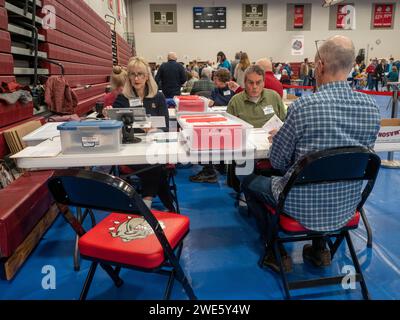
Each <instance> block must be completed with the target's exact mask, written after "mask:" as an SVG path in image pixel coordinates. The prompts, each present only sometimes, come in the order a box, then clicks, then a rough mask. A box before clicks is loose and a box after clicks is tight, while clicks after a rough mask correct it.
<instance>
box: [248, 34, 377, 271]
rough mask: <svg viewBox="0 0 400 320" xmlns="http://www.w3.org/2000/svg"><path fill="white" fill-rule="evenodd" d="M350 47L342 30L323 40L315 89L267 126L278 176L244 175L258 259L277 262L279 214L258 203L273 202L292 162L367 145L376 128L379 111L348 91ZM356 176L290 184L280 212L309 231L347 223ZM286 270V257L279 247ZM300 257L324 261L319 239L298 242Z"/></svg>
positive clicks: (356, 186)
mask: <svg viewBox="0 0 400 320" xmlns="http://www.w3.org/2000/svg"><path fill="white" fill-rule="evenodd" d="M354 58H355V49H354V45H353V43H352V41H351V40H350V39H349V38H347V37H344V36H334V37H332V38H330V39H328V40H327V41H325V42H324V43H323V45H322V46H321V48H320V49H319V50H318V48H317V55H316V57H315V66H316V67H315V77H316V80H317V86H318V92H317V93H315V94H313V95H310V96H306V97H303V98H301V99H299V100H297V101H296V102H294V103H293V104H292V105H291V106H290V107H289V110H288V114H287V117H286V120H285V123H284V125H283V126H282V128H281V129H280V130H279V131H278V132H276V131H273V132H270V134H271V136H270V137H269V139H270V141H272V146H271V153H270V161H271V164H272V166H273V167H274V168H275V169H278V170H281V171H282V173H283V176H282V177H271V178H269V177H263V176H256V175H252V176H249V177H248V178H247V179H246V180H245V181H244V185H243V189H244V193H245V195H246V199H247V204H248V208H249V210H250V211H251V212H252V213H253V214H254V215H255V217H256V219H257V224H258V226H259V228H260V231H261V234H262V236H263V237H264V240H265V242H266V243H267V254H266V256H265V259H264V265H265V266H268V267H271V268H272V269H273V270H275V271H277V270H278V267H277V264H276V261H275V258H274V256H273V254H272V248H270V246H268V244H269V242H270V241H271V237H272V236H273V234H274V231H275V230H276V228H277V224H278V221H279V218H278V217H276V215H271V219H270V222H268V221H267V219H266V215H267V212H266V210H265V206H264V204H265V203H267V204H268V205H270V206H276V204H277V199H278V197H279V194H280V192H281V191H282V190H283V188H284V186H285V184H286V183H287V181H288V179H289V176H290V175H291V173H292V170H293V166H294V164H295V163H296V162H297V161H298V160H299V159H300V158H301V157H303V156H304V155H306V154H307V153H310V152H314V151H319V150H324V149H328V148H333V147H343V146H364V147H368V148H372V147H373V146H374V143H375V140H376V136H377V134H378V131H379V125H380V114H379V108H378V106H377V105H376V103H375V101H374V100H373V99H372V98H370V97H369V96H368V95H365V94H363V93H359V92H354V91H352V90H351V88H350V86H349V85H348V84H347V81H346V80H347V75H348V73H349V72H350V70H351V68H352V64H353V62H354ZM361 187H362V182H358V181H357V182H338V183H330V184H319V185H312V186H302V187H295V188H293V190H292V191H291V192H290V193H289V195H288V198H287V199H286V202H285V208H284V210H285V213H286V214H288V215H290V216H291V217H293V218H295V219H296V220H297V221H298V222H300V223H301V224H302V225H303V226H304V227H306V228H307V229H309V230H315V231H333V230H337V229H339V228H341V227H343V226H345V225H346V224H347V222H348V221H349V220H350V219H351V218H352V217H353V215H354V213H355V209H356V206H357V204H358V203H359V201H360V199H361V194H360V193H361ZM281 252H282V256H283V261H282V262H283V264H284V267H285V269H286V271H290V270H291V259H290V257H289V256H288V255H287V254H286V253H285V250H284V248H283V247H282V248H281ZM303 259H304V260H306V261H310V262H312V263H313V264H314V265H317V266H326V265H329V264H330V260H331V257H330V251H329V250H328V249H326V245H325V243H324V241H322V240H319V241H314V242H313V244H312V245H310V244H306V245H305V246H304V248H303Z"/></svg>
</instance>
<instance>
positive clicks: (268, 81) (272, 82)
mask: <svg viewBox="0 0 400 320" xmlns="http://www.w3.org/2000/svg"><path fill="white" fill-rule="evenodd" d="M256 65H258V66H260V67H261V68H263V69H264V71H265V78H264V88H265V89H271V90H274V91H276V92H277V93H278V94H279V95H280V96H281V98H282V97H283V86H282V83H280V82H279V80H278V79H277V78H276V77H275V76H274V73H273V72H272V63H271V60H269V59H267V58H263V59H260V60H258V61H257V62H256ZM228 86H229V89H231V90H232V91H235V93H240V92H242V91H243V88H242V87H241V86H239V85H238V84H237V83H236V82H234V81H230V82H229V83H228Z"/></svg>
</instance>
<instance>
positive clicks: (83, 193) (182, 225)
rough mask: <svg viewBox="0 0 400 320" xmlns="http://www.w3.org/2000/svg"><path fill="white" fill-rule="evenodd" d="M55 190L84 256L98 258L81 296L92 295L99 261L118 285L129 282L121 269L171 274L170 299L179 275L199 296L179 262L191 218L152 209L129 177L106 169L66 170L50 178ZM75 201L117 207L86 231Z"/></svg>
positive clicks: (103, 207) (94, 206) (190, 293)
mask: <svg viewBox="0 0 400 320" xmlns="http://www.w3.org/2000/svg"><path fill="white" fill-rule="evenodd" d="M48 186H49V189H50V191H51V193H52V195H53V196H54V198H55V200H56V202H57V206H58V208H59V210H60V211H61V213H62V215H63V217H64V218H65V220H66V221H67V222H68V223H69V224H70V225H71V226H72V228H73V229H74V230H75V232H76V233H77V235H79V237H80V239H79V250H80V253H81V256H82V258H84V259H87V260H90V261H92V264H91V267H90V270H89V273H88V276H87V278H86V281H85V284H84V287H83V289H82V292H81V296H80V299H81V300H84V299H86V296H87V294H88V291H89V288H90V285H91V283H92V280H93V276H94V273H95V271H96V268H97V266H98V264H100V266H101V267H102V268H103V269H104V270H105V271H106V272H107V273H108V275H109V276H110V277H111V279H112V280H113V281H114V283H115V285H116V286H117V287H119V286H121V285H122V284H123V281H122V280H121V278H120V277H119V273H120V270H121V268H123V267H126V268H131V269H137V270H141V271H145V272H156V273H160V274H164V275H167V276H169V279H168V284H167V288H166V291H165V296H164V298H165V299H169V298H170V294H171V290H172V286H173V283H174V280H175V279H176V280H178V281H179V282H180V283H181V284H182V286H183V288H184V290H185V292H186V294H187V295H188V297H189V298H190V299H196V296H195V294H194V292H193V289H192V287H191V285H190V284H189V282H188V279H187V277H186V276H185V274H184V272H183V270H182V267H181V266H180V264H179V258H180V255H181V252H182V245H183V239H184V238H185V236H186V235H187V234H188V232H189V218H188V217H186V216H183V215H179V214H176V213H166V212H159V211H155V210H151V211H150V210H149V209H148V208H147V206H146V205H145V204H144V202H143V201H142V199H141V196H140V195H139V194H138V193H137V192H136V191H135V189H134V188H133V187H132V186H131V185H130V184H128V183H127V182H126V181H124V180H122V179H120V178H117V177H114V176H111V175H108V174H105V173H100V172H92V171H85V170H60V171H57V173H56V175H55V176H54V177H53V178H51V179H50V180H49V183H48ZM69 206H75V207H80V208H86V209H90V210H91V209H98V210H102V211H109V212H113V213H111V214H110V215H108V216H107V217H106V218H104V219H103V220H102V221H100V222H99V223H98V224H97V225H96V226H94V227H93V228H92V229H90V230H88V231H86V230H85V229H84V228H83V226H82V225H81V224H80V223H79V221H78V220H77V219H76V218H75V216H74V215H73V214H72V213H71V211H70V209H69Z"/></svg>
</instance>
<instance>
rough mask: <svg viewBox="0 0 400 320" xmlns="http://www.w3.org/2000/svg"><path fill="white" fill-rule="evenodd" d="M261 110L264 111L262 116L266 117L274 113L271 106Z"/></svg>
mask: <svg viewBox="0 0 400 320" xmlns="http://www.w3.org/2000/svg"><path fill="white" fill-rule="evenodd" d="M262 109H263V111H264V115H266V116H267V115H269V114H271V113H274V108H273V107H272V106H271V105H269V106H265V107H263V108H262Z"/></svg>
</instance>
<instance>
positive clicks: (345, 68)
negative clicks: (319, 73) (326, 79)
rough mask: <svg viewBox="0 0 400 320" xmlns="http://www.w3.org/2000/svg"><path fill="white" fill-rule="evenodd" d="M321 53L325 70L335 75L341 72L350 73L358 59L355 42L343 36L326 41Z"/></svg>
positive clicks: (320, 50)
mask: <svg viewBox="0 0 400 320" xmlns="http://www.w3.org/2000/svg"><path fill="white" fill-rule="evenodd" d="M319 53H320V56H321V59H322V61H323V63H324V66H325V70H326V71H327V72H328V73H330V74H333V75H335V74H336V73H337V72H339V71H342V72H346V73H349V72H350V70H351V68H352V67H353V64H354V61H355V57H356V51H355V48H354V44H353V42H352V41H351V40H350V39H349V38H347V37H342V36H335V37H332V38H330V39H328V40H327V41H325V42H324V43H323V45H322V46H321V47H320V49H319Z"/></svg>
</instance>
